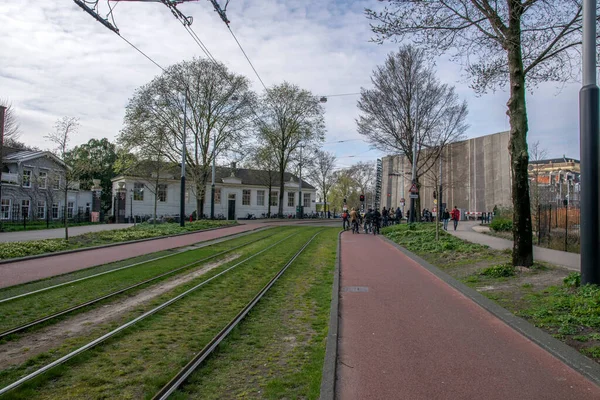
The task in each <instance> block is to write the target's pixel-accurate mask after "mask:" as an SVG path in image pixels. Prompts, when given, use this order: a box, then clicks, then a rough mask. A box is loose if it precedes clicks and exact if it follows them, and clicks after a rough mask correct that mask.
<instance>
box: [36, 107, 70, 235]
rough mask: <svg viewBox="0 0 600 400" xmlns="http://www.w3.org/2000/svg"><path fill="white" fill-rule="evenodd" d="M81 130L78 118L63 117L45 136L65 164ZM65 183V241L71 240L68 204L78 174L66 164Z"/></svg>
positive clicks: (63, 186) (63, 187)
mask: <svg viewBox="0 0 600 400" xmlns="http://www.w3.org/2000/svg"><path fill="white" fill-rule="evenodd" d="M78 130H79V119H78V118H76V117H62V118H59V119H58V120H57V121H56V123H55V124H54V131H53V132H50V133H49V134H48V135H46V136H44V138H45V139H47V140H49V141H50V142H51V143H53V144H54V145H55V146H56V147H55V151H56V155H57V156H58V158H60V159H61V160H62V161H63V163H65V160H66V156H67V152H68V150H69V142H70V141H71V138H72V137H73V135H75V134H77V131H78ZM63 177H64V182H62V181H63V180H61V183H63V185H62V187H61V188H62V189H63V190H64V196H65V204H64V220H65V240H67V241H68V240H69V216H68V212H67V211H68V202H69V197H68V196H69V189H70V188H71V186H72V185H73V183H74V182H75V179H76V177H77V172H76V171H75V170H74V169H73V168H71V167H70V166H69V165H67V164H66V163H65V172H64V175H63Z"/></svg>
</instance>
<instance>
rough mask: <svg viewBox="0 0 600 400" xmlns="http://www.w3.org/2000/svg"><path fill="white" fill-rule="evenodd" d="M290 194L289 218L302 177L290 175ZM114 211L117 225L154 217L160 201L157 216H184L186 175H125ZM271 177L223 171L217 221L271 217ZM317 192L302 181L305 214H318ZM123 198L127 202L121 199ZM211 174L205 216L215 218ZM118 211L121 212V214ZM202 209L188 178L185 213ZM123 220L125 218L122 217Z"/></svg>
mask: <svg viewBox="0 0 600 400" xmlns="http://www.w3.org/2000/svg"><path fill="white" fill-rule="evenodd" d="M284 181H285V189H284V191H285V193H284V197H283V201H284V204H283V213H284V215H295V213H296V206H297V205H298V178H297V177H296V176H294V175H292V174H290V173H287V172H286V173H285V175H284ZM112 182H113V189H112V190H113V212H112V215H115V214H116V215H117V216H118V217H117V220H119V219H120V220H124V219H127V218H129V217H131V216H141V217H148V216H152V215H153V214H154V200H155V196H156V197H157V200H158V201H157V210H156V215H157V216H158V217H161V216H175V215H179V207H180V192H181V190H180V187H181V181H180V175H179V174H175V173H173V172H166V173H161V174H160V177H159V178H158V179H157V178H156V175H153V177H152V178H148V177H146V178H143V177H139V176H135V175H134V174H130V175H121V176H117V177H115V178H114V179H113V180H112ZM267 182H268V179H267V173H266V172H265V171H259V170H253V169H242V168H240V169H235V168H224V167H218V168H217V169H216V174H215V210H214V215H215V217H219V216H223V217H224V218H226V219H238V218H246V217H247V216H248V214H253V215H254V217H256V218H263V217H266V215H267V212H268V201H269V188H268V185H267ZM316 191H317V190H316V189H315V188H314V187H313V186H311V185H310V184H308V183H306V182H302V203H303V206H304V213H305V214H311V213H313V212H315V201H316ZM119 193H121V195H120V196H121V197H120V199H119ZM210 193H211V184H210V175H209V182H208V184H207V186H206V200H205V202H204V210H203V214H204V215H205V216H210ZM270 202H271V214H275V213H277V211H278V205H279V179H278V176H276V177H274V179H273V183H272V187H271V198H270ZM115 210H121V212H120V213H119V212H116V211H115ZM195 210H196V193H195V187H194V185H193V182H191V181H190V180H189V178H188V181H187V182H186V193H185V214H186V216H188V215H190V214H191V213H193V212H194V211H195ZM119 217H120V218H119Z"/></svg>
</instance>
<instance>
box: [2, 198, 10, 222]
mask: <svg viewBox="0 0 600 400" xmlns="http://www.w3.org/2000/svg"><path fill="white" fill-rule="evenodd" d="M10 206H11V200H10V199H2V207H1V208H0V218H2V219H10Z"/></svg>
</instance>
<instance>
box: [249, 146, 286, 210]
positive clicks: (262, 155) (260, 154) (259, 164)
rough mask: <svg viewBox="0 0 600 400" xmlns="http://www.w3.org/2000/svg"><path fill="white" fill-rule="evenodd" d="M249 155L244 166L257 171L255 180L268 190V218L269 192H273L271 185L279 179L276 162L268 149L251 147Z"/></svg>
mask: <svg viewBox="0 0 600 400" xmlns="http://www.w3.org/2000/svg"><path fill="white" fill-rule="evenodd" d="M250 154H251V156H250V158H249V159H248V160H247V161H246V162H245V164H246V166H247V167H248V168H250V169H255V170H257V172H256V173H257V174H258V176H257V180H258V181H259V182H260V183H261V184H262V185H264V186H266V187H267V188H268V195H267V198H266V200H265V201H266V203H267V217H270V216H271V192H272V191H273V185H275V182H276V181H277V178H278V177H279V171H278V169H277V168H278V164H277V160H276V158H275V154H274V153H273V151H271V149H270V148H268V147H260V146H258V147H253V148H252V149H251V150H250Z"/></svg>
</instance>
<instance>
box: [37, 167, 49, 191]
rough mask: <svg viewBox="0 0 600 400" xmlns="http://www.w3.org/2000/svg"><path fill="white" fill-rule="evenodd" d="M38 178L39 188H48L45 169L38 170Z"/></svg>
mask: <svg viewBox="0 0 600 400" xmlns="http://www.w3.org/2000/svg"><path fill="white" fill-rule="evenodd" d="M38 179H39V181H40V185H39V188H40V189H47V188H48V173H47V172H46V171H40V173H39V174H38Z"/></svg>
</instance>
